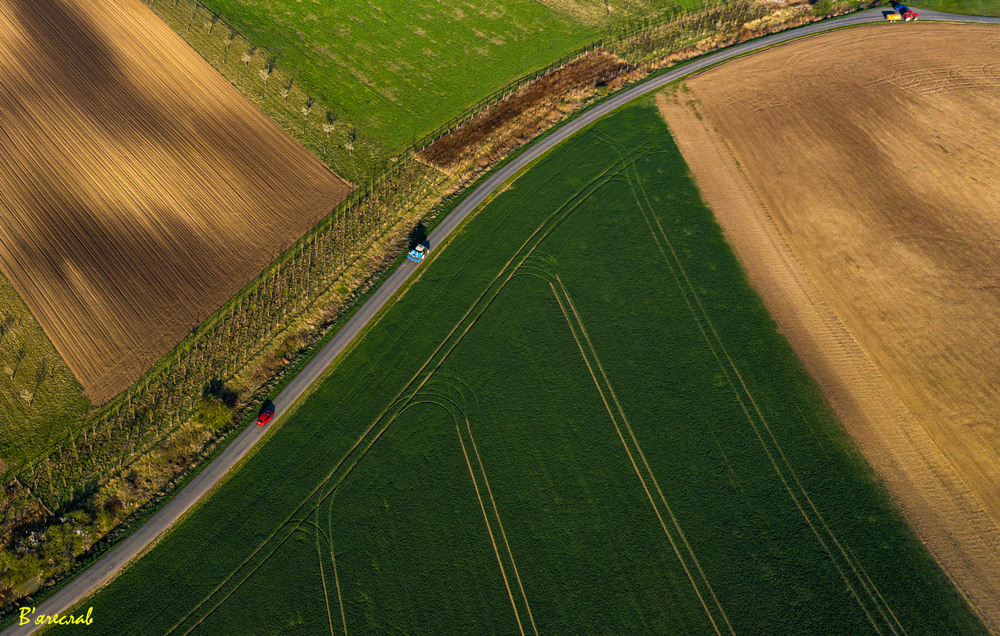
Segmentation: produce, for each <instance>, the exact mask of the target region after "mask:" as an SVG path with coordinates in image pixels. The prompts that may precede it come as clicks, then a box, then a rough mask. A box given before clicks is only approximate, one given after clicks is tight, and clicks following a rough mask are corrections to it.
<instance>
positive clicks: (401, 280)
mask: <svg viewBox="0 0 1000 636" xmlns="http://www.w3.org/2000/svg"><path fill="white" fill-rule="evenodd" d="M883 19H884V18H883V16H882V9H873V10H869V11H862V12H858V13H853V14H850V15H847V16H844V17H841V18H837V19H833V20H827V21H823V22H815V23H812V24H809V25H806V26H803V27H800V28H797V29H793V30H790V31H784V32H781V33H776V34H773V35H769V36H766V37H763V38H759V39H756V40H752V41H749V42H744V43H743V44H738V45H736V46H732V47H730V48H727V49H724V50H721V51H718V52H716V53H713V54H711V55H706V56H704V57H702V58H699V59H697V60H695V61H693V62H691V63H688V64H685V65H683V66H681V67H679V68H676V69H673V70H671V71H667V72H665V73H663V74H660V75H657V76H655V77H651V78H649V79H646V80H644V81H642V82H640V83H638V84H636V85H635V86H633V87H632V88H629V89H627V90H625V91H622V92H620V93H618V94H616V95H613V96H612V97H610V98H608V99H606V100H604V101H603V102H600V103H599V104H597V105H596V106H594V107H593V108H591V109H590V110H588V111H586V112H584V113H583V114H582V115H580V116H579V117H577V118H575V119H573V120H571V121H569V122H567V123H566V124H564V125H562V126H560V127H558V128H556V129H555V130H554V131H552V132H551V133H550V134H549V135H548V136H547V137H545V138H543V139H542V140H540V141H539V142H537V143H535V144H533V145H531V146H529V147H528V148H526V149H525V150H524V152H522V153H521V154H520V155H518V156H517V157H516V158H515V159H513V160H512V161H510V162H509V163H507V164H505V165H504V166H502V167H500V168H499V169H497V170H496V171H495V172H493V174H492V175H491V176H490V177H489V178H487V179H486V180H485V181H484V182H483V183H482V184H481V185H480V186H479V187H478V188H476V190H475V191H474V192H472V193H471V194H470V195H469V196H468V197H466V198H465V200H463V201H462V202H461V203H460V204H459V205H458V206H457V207H456V208H455V209H454V210H453V211H452V212H451V213H450V214H449V215H448V216H447V217H445V218H444V219H443V220H442V221H441V223H440V224H439V225H438V226H437V227H436V228H435V229H434V231H433V232H432V233H431V235H430V236H429V237H428V242H429V244H430V248H429V249H430V250H433V249H434V248H435V246H437V245H441V244H443V243H444V241H445V239H446V238H447V237H448V236H449V235H450V234H451V233H452V232H453V231H454V230H455V229H456V228H457V227H458V226H459V225H460V224H461V223H462V221H464V220H465V219H466V217H468V216H469V215H470V214H471V213H472V212H474V211H475V210H476V209H477V208H478V207H479V205H480V204H482V203H483V202H484V201H485V200H486V199H487V198H488V197H489V196H490V195H491V194H493V193H494V192H495V191H496V190H497V189H498V188H499V187H500V186H501V185H502V184H503V183H504V182H506V181H507V180H508V179H510V178H511V177H513V176H514V175H515V174H517V173H518V172H519V171H520V170H522V169H524V168H525V167H527V166H528V165H529V164H530V163H531V162H533V161H534V160H536V159H538V158H539V157H541V156H542V155H543V154H545V153H546V152H548V151H549V150H551V149H552V148H554V147H555V146H556V145H558V144H559V143H561V142H563V141H565V140H566V139H568V138H569V137H571V136H572V135H574V134H575V133H577V132H579V131H580V130H582V129H583V128H585V127H587V126H588V125H590V124H592V123H594V122H595V121H597V120H598V119H600V118H602V117H604V116H606V115H608V114H609V113H611V112H612V111H614V110H616V109H618V108H619V107H621V106H624V105H625V104H627V103H628V102H630V101H632V100H634V99H636V98H638V97H641V96H643V95H646V94H648V93H651V92H653V91H656V90H657V89H660V88H662V87H663V86H665V85H666V84H668V83H670V82H673V81H676V80H678V79H682V78H684V77H686V76H688V75H691V74H694V73H697V72H699V71H702V70H704V69H706V68H708V67H711V66H714V65H716V64H719V63H720V62H723V61H725V60H729V59H732V58H734V57H739V56H741V55H745V54H747V53H751V52H753V51H758V50H761V49H764V48H767V47H771V46H774V45H776V44H780V43H782V42H787V41H789V40H793V39H796V38H801V37H804V36H808V35H813V34H817V33H823V32H826V31H832V30H834V29H839V28H843V27H847V26H852V25H858V24H865V23H872V22H880V21H882V20H883ZM920 19H921V20H938V21H951V22H976V23H982V24H1000V18H991V17H981V16H968V15H955V14H949V13H942V12H939V11H929V10H921V12H920ZM897 28H905V27H897ZM419 266H420V265H419V264H417V263H414V262H411V261H409V260H404V261H403V262H402V264H401V265H400V266H399V267H398V268H397V269H396V271H394V272H393V273H392V274H391V275H390V276H389V277H388V278H387V279H386V280H385V281H384V282H383V283H382V285H381V286H379V288H378V289H377V290H376V291H375V292H374V293H373V294H372V296H371V297H370V298H369V299H368V300H367V301H366V302H365V303H364V305H362V306H361V307H360V308H359V309H358V311H357V312H356V313H355V314H354V316H352V317H351V319H350V320H349V321H348V322H347V324H345V325H344V326H343V327H342V328H341V330H340V331H339V332H338V333H337V334H336V335H335V336H334V337H333V339H332V340H330V342H329V343H327V345H326V346H325V347H323V349H322V350H321V351H320V352H319V353H318V354H317V355H316V357H314V358H313V359H312V360H311V361H310V362H309V363H308V364H307V365H306V366H305V367H304V368H303V369H302V370H301V371H300V372H299V373H298V375H296V376H295V378H294V379H293V380H292V381H291V382H290V383H289V384H288V386H286V387H285V389H284V390H283V391H282V392H281V393H280V394H279V395H278V396H277V397H275V398H274V407H275V413H274V420H277V419H278V418H280V417H281V416H282V414H284V413H285V412H286V411H288V410H289V409H290V408H291V407H292V405H294V404H295V402H296V401H297V400H298V399H299V398H300V397H302V396H303V395H304V394H305V393H306V391H307V390H308V389H309V387H310V386H311V385H312V384H313V383H314V382H315V381H316V380H317V379H319V377H320V376H321V375H322V374H323V372H324V371H325V370H326V369H327V367H329V366H330V365H331V364H332V363H333V362H334V360H336V359H337V358H338V357H339V356H340V355H341V354H342V353H343V352H344V351H345V350H346V349H347V348H348V346H350V344H351V343H352V342H353V341H354V339H355V338H356V337H358V335H359V334H360V333H361V332H362V331H363V330H364V329H365V328H366V327H367V326H368V325H369V323H370V322H371V321H372V320H373V319H374V318H375V316H377V315H378V313H379V312H380V311H381V310H382V309H383V308H384V307H385V306H386V305H387V303H389V301H390V300H391V299H392V298H393V296H394V295H395V294H396V292H397V291H399V290H400V289H402V287H403V286H404V284H405V283H406V281H407V280H408V279H409V278H410V276H412V275H413V273H414V271H416V270H417V268H418V267H419ZM274 420H272V422H273V421H274ZM272 426H273V424H272ZM266 430H267V429H266V428H265V427H260V426H257V425H256V423H252V424H250V425H249V426H247V428H246V429H244V430H243V431H242V432H241V433H240V434H239V435H238V436H237V437H236V439H234V440H233V441H232V442H231V443H230V444H229V445H228V446H227V447H226V448H225V450H224V451H223V452H222V453H220V454H219V456H218V457H216V458H215V460H213V461H212V462H211V463H210V464H209V465H208V466H206V467H205V468H204V470H202V471H201V473H199V474H198V476H197V477H195V478H194V479H192V480H191V482H190V483H189V484H188V485H187V486H185V487H184V488H183V489H182V490H181V491H180V492H178V493H177V494H176V495H175V496H174V497H173V498H172V499H171V500H170V501H169V502H168V503H167V504H166V505H164V506H163V507H162V508H161V509H160V510H159V511H158V512H157V513H156V514H155V515H153V516H152V517H151V518H150V519H149V520H148V521H146V523H144V524H143V525H142V526H140V527H138V528H136V529H135V530H134V531H133V532H132V533H131V534H130V535H129V536H128V537H127V538H126V539H125V540H123V541H122V542H121V543H119V544H118V545H117V546H115V547H114V548H113V549H112V550H111V551H109V552H108V553H107V554H106V555H104V556H103V557H102V558H101V559H99V560H98V561H97V562H96V563H94V564H93V565H91V566H90V567H89V568H87V569H86V570H84V571H83V572H82V573H80V574H79V575H77V576H76V577H75V578H74V579H72V580H71V581H69V582H68V583H67V584H66V585H64V586H63V587H62V588H60V589H59V590H58V591H56V592H55V593H54V594H53V595H52V596H50V597H49V598H48V599H46V600H45V601H44V602H43V603H42V604H40V605H38V606H37V607H36V608H35V612H34V614H33V615H32V616H33V617H35V616H39V615H42V614H44V615H52V614H64V613H66V612H67V611H69V610H70V609H72V608H73V607H74V606H75V605H76V604H78V603H80V602H81V601H83V600H84V599H86V598H87V597H88V596H90V595H91V594H93V593H94V592H95V591H96V590H97V589H98V588H99V587H101V586H102V585H104V584H106V583H107V582H108V581H110V580H111V579H112V578H114V577H115V576H116V575H117V574H118V573H119V572H121V570H122V569H124V568H125V567H126V566H127V565H128V564H129V563H130V562H131V561H133V560H135V559H136V558H138V557H139V556H141V555H142V554H143V553H144V552H145V551H147V550H148V549H149V548H151V547H152V546H153V544H154V543H155V542H156V540H157V539H158V538H159V537H161V536H162V535H163V534H164V533H165V532H166V531H167V530H168V529H170V527H171V526H172V525H173V524H174V523H175V522H177V520H178V519H180V517H181V516H183V515H184V514H185V513H186V512H187V511H188V510H190V509H191V508H192V507H193V506H194V505H195V504H196V503H197V502H198V501H199V500H200V499H201V498H202V497H203V496H205V495H206V493H208V492H209V491H210V490H211V489H212V488H213V487H215V486H216V485H217V484H218V483H219V482H220V481H221V480H222V479H223V478H224V477H225V476H226V474H227V473H228V472H229V471H230V470H231V469H232V468H233V467H234V466H235V465H236V464H237V463H238V462H239V461H240V460H241V459H242V458H243V457H245V456H246V455H247V453H248V452H249V451H250V450H251V449H252V448H253V447H254V446H255V445H256V443H257V442H258V441H259V440H260V439H261V437H263V436H264V434H265V432H266ZM39 628H40V627H39V626H36V625H33V624H32V625H24V626H19V625H17V624H14V625H12V626H11V627H9V628H7V629H6V630H4V631H3V633H2V634H0V636H14V635H24V634H31V633H33V632H35V631H36V630H37V629H39Z"/></svg>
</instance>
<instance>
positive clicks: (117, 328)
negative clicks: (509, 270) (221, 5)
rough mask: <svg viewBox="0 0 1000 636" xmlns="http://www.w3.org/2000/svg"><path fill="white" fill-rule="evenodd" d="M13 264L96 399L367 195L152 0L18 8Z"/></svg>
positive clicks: (2, 84) (22, 288)
mask: <svg viewBox="0 0 1000 636" xmlns="http://www.w3.org/2000/svg"><path fill="white" fill-rule="evenodd" d="M0 133H2V134H0V184H2V185H0V190H2V196H0V213H2V215H3V216H2V223H0V266H2V268H3V271H4V273H5V274H7V276H8V277H9V278H10V280H11V282H12V283H13V285H14V287H15V288H16V289H17V291H18V293H19V294H20V295H21V297H22V298H23V299H24V301H25V303H26V304H27V305H28V307H29V308H30V309H31V311H32V313H33V314H34V316H35V317H36V318H37V319H38V321H39V323H40V324H41V325H42V327H43V328H44V329H45V332H46V333H47V334H48V336H49V338H51V340H52V342H53V343H54V344H55V346H56V349H57V350H58V351H59V353H60V354H61V355H62V356H63V358H64V359H65V360H66V362H67V363H68V364H69V366H70V368H71V369H72V370H73V372H74V373H75V374H76V376H77V378H78V379H79V380H80V382H81V383H82V384H83V386H84V387H85V389H86V394H87V395H88V396H89V397H90V398H91V399H93V400H96V401H99V402H100V401H104V400H105V399H107V398H109V397H111V396H113V395H115V394H116V393H118V392H119V391H120V390H121V389H123V388H124V387H125V386H127V385H128V384H129V383H130V382H132V381H133V380H135V379H136V378H137V377H138V376H139V375H140V374H141V373H142V372H143V371H144V370H145V369H146V368H148V367H149V366H150V365H151V364H152V363H153V362H154V361H155V360H157V359H158V358H159V357H160V356H162V355H163V354H164V353H165V352H166V351H167V350H169V349H170V348H171V347H172V346H173V345H174V344H176V343H177V342H178V341H179V340H180V339H181V338H182V337H183V336H184V335H185V334H186V333H188V332H189V331H190V330H191V328H192V327H193V326H195V325H197V324H198V323H200V322H201V321H202V320H203V319H204V318H205V317H207V316H208V314H210V313H211V312H212V311H213V310H214V309H215V308H217V307H218V306H219V305H221V304H222V303H223V302H224V301H225V300H226V299H227V298H229V297H230V296H232V295H233V294H234V293H235V292H236V291H238V290H239V289H240V288H241V287H242V286H243V285H245V284H246V283H247V282H248V281H249V280H250V279H251V278H252V277H253V276H254V275H255V274H256V273H257V272H259V271H260V270H261V269H262V268H263V267H264V266H265V265H266V264H267V263H268V262H270V261H271V260H272V259H273V258H274V257H275V256H277V255H278V254H279V253H280V252H281V251H282V250H283V249H284V248H286V247H287V246H288V245H289V244H290V243H291V242H292V241H293V240H294V239H296V238H297V237H298V236H300V235H301V234H302V233H304V232H305V231H306V230H307V229H308V228H309V227H311V226H312V225H313V224H314V223H315V222H316V221H317V220H318V219H319V218H320V217H322V216H323V215H324V214H326V213H328V212H329V211H330V210H331V209H332V207H333V206H334V205H335V204H336V203H337V202H339V201H340V200H342V199H343V198H344V197H345V196H346V194H347V193H348V191H349V185H348V184H347V183H345V182H344V181H343V180H341V179H340V178H339V177H337V176H336V175H334V174H332V173H331V172H329V171H328V170H327V169H326V168H325V167H323V165H322V164H320V162H319V161H317V160H316V159H315V158H313V157H311V156H310V155H309V154H307V153H306V151H305V150H303V149H302V148H301V147H299V146H298V145H297V144H296V143H295V142H294V141H293V140H292V139H291V138H289V137H288V136H287V135H285V134H284V133H283V132H282V131H281V130H280V129H279V128H278V127H277V126H276V125H274V124H273V123H271V122H270V121H269V120H268V119H267V118H266V117H264V116H263V115H262V114H260V113H259V112H258V111H257V110H255V109H254V107H253V106H252V105H251V104H250V103H248V102H247V101H246V100H245V99H244V98H243V97H242V96H240V94H239V93H238V92H237V91H236V90H235V89H234V88H233V87H232V86H231V85H229V84H228V83H227V82H226V80H225V79H223V78H222V77H221V76H220V75H218V74H217V73H216V72H215V71H214V70H213V69H212V67H211V66H209V65H208V64H207V63H206V62H205V61H204V60H202V59H201V58H200V57H198V55H197V54H196V53H195V52H194V51H193V50H191V49H190V48H188V46H187V45H186V44H185V43H184V42H183V40H181V39H180V38H179V37H177V35H175V34H174V33H173V32H171V31H170V29H169V28H168V27H167V26H166V25H165V24H163V23H162V22H160V20H159V19H157V17H156V16H155V15H154V14H153V13H152V12H151V11H149V9H147V8H146V7H145V6H144V5H143V4H142V3H141V2H139V1H138V0H113V1H112V0H3V2H0Z"/></svg>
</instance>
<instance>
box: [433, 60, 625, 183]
mask: <svg viewBox="0 0 1000 636" xmlns="http://www.w3.org/2000/svg"><path fill="white" fill-rule="evenodd" d="M633 68H634V67H632V66H631V65H629V64H628V63H626V62H625V61H624V60H622V59H621V58H619V57H617V56H614V55H612V54H610V53H607V52H605V51H600V50H597V51H594V52H592V53H590V54H588V55H585V56H583V57H581V58H580V59H578V60H575V61H573V62H570V63H569V64H566V65H565V66H563V67H561V68H558V69H556V70H554V71H552V72H551V73H549V74H547V75H543V76H542V77H540V78H538V79H537V80H535V81H533V82H531V83H530V84H528V85H526V86H525V87H524V88H522V89H520V90H518V91H516V92H515V93H513V94H511V96H510V97H507V98H505V99H503V100H501V101H499V102H497V103H496V104H495V105H494V106H491V107H490V108H488V109H487V110H485V111H483V112H482V113H481V114H479V115H477V116H476V117H474V118H473V119H472V120H471V121H470V122H469V123H467V124H464V125H462V126H461V127H459V128H458V129H457V130H456V131H455V132H453V133H450V134H448V135H445V136H444V137H441V138H440V139H438V140H437V141H435V142H434V143H433V144H431V145H430V146H428V147H427V148H426V149H424V150H423V151H421V153H420V159H421V160H422V161H425V162H426V163H428V164H430V165H433V166H436V167H439V168H441V169H444V170H448V171H452V170H454V168H455V167H456V166H457V165H459V164H462V163H464V162H465V161H467V160H468V159H470V158H471V155H472V154H477V155H488V156H490V157H491V158H493V159H496V158H498V156H500V155H502V154H503V153H505V152H507V151H508V150H510V149H511V148H513V147H516V146H518V145H520V143H521V142H523V140H524V139H530V138H532V137H534V136H535V135H536V134H537V133H538V131H539V129H540V128H541V127H542V126H543V122H546V121H547V120H548V118H549V116H550V115H552V114H553V113H555V111H556V110H557V109H558V106H559V104H560V103H561V102H563V101H565V100H568V99H572V98H573V93H574V92H576V91H585V90H588V89H591V90H592V89H595V88H597V87H600V86H604V85H607V84H608V83H609V82H613V81H615V80H618V79H619V78H620V77H621V76H622V75H624V74H626V73H628V72H629V71H631V70H632V69H633Z"/></svg>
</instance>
